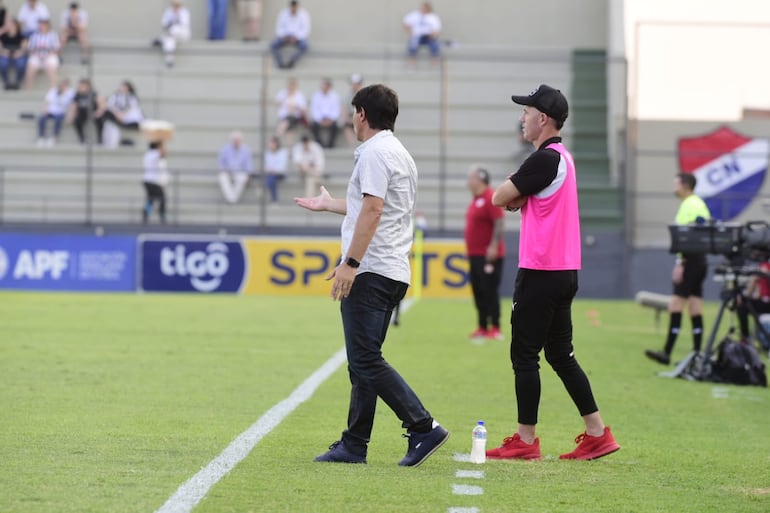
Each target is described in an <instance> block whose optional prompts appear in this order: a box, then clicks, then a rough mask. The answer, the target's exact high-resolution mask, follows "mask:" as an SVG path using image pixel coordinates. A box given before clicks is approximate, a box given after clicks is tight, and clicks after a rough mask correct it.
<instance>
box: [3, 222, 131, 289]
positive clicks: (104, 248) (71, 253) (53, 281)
mask: <svg viewBox="0 0 770 513" xmlns="http://www.w3.org/2000/svg"><path fill="white" fill-rule="evenodd" d="M0 289H24V290H62V291H134V290H136V238H134V237H112V236H108V237H95V236H83V235H26V234H6V233H0Z"/></svg>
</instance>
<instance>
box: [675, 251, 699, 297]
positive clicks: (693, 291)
mask: <svg viewBox="0 0 770 513" xmlns="http://www.w3.org/2000/svg"><path fill="white" fill-rule="evenodd" d="M707 273H708V264H707V263H706V256H705V255H692V256H690V255H686V256H685V257H684V275H683V277H682V281H681V282H679V283H674V284H673V288H674V295H675V296H679V297H684V298H688V297H691V296H692V297H703V281H704V280H705V279H706V274H707Z"/></svg>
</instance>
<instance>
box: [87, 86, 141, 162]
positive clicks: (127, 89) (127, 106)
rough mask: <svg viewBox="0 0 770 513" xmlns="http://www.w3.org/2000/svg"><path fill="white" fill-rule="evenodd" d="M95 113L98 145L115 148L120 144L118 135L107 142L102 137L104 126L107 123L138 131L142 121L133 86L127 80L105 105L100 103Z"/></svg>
mask: <svg viewBox="0 0 770 513" xmlns="http://www.w3.org/2000/svg"><path fill="white" fill-rule="evenodd" d="M100 103H101V104H100V106H99V109H97V111H96V119H95V121H96V140H97V142H98V143H99V144H102V143H103V142H104V143H105V145H106V146H109V147H115V146H117V145H118V144H119V142H120V133H119V131H118V136H117V138H110V140H109V141H107V140H106V139H107V138H105V137H104V132H105V124H106V123H107V122H108V121H109V122H110V123H111V125H112V126H113V127H116V128H117V127H119V128H127V129H130V130H138V129H139V123H141V122H142V120H143V119H144V115H143V114H142V108H141V106H140V104H139V98H138V97H137V96H136V91H135V89H134V86H133V84H132V83H131V82H129V81H128V80H125V81H123V82H121V84H120V86H119V87H118V90H117V91H115V92H114V93H112V94H111V95H110V96H109V98H107V101H106V103H105V102H100Z"/></svg>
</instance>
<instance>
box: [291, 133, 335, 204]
mask: <svg viewBox="0 0 770 513" xmlns="http://www.w3.org/2000/svg"><path fill="white" fill-rule="evenodd" d="M291 160H292V162H294V166H295V167H296V168H297V171H299V174H300V175H301V176H302V177H303V178H304V179H305V197H306V198H313V197H315V196H317V195H318V187H319V186H320V185H321V177H322V176H323V172H324V167H325V165H326V161H325V158H324V150H323V148H321V145H320V144H318V143H317V142H315V141H313V140H312V139H310V137H309V136H307V135H303V136H302V141H301V142H298V143H297V144H295V145H294V149H293V150H292V158H291Z"/></svg>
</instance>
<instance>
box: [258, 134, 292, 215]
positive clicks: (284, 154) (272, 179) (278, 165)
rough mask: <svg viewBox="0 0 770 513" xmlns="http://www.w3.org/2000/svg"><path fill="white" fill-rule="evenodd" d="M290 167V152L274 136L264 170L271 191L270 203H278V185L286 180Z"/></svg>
mask: <svg viewBox="0 0 770 513" xmlns="http://www.w3.org/2000/svg"><path fill="white" fill-rule="evenodd" d="M288 167H289V151H288V150H287V149H286V148H281V140H280V139H279V138H278V137H276V136H273V137H271V138H270V141H269V142H268V145H267V149H266V150H265V159H264V168H265V185H267V190H268V191H270V201H272V202H273V203H275V202H277V201H278V184H279V183H280V182H281V180H283V179H284V178H286V170H287V168H288Z"/></svg>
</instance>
